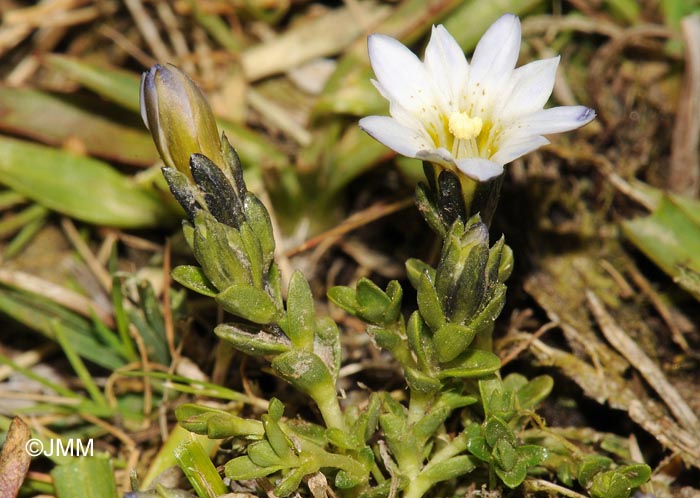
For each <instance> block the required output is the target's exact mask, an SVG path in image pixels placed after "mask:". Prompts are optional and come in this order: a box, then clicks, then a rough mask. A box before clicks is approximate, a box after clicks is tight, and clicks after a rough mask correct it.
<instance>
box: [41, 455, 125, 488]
mask: <svg viewBox="0 0 700 498" xmlns="http://www.w3.org/2000/svg"><path fill="white" fill-rule="evenodd" d="M51 476H52V477H53V482H54V487H55V488H56V496H57V497H58V498H117V496H118V495H117V485H116V482H115V481H114V471H113V469H112V464H111V462H110V461H109V460H108V459H106V458H102V457H81V458H76V459H74V460H73V461H71V462H70V463H67V464H64V465H58V466H57V467H55V468H54V469H53V470H52V471H51Z"/></svg>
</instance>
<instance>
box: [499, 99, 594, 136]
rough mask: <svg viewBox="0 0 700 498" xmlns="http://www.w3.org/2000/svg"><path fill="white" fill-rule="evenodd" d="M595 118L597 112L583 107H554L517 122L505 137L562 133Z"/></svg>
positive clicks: (511, 126) (506, 131)
mask: <svg viewBox="0 0 700 498" xmlns="http://www.w3.org/2000/svg"><path fill="white" fill-rule="evenodd" d="M593 118H595V111H594V110H593V109H590V108H588V107H585V106H582V105H572V106H561V107H553V108H551V109H544V110H542V111H538V112H536V113H534V114H531V115H529V116H525V117H523V118H522V119H519V120H517V121H516V122H515V123H513V124H512V125H510V126H509V127H508V129H507V130H505V135H506V137H507V136H508V135H511V134H512V135H513V136H518V137H525V136H532V135H549V134H550V133H561V132H563V131H570V130H575V129H576V128H580V127H581V126H583V125H585V124H588V123H590V122H591V121H592V120H593ZM507 139H508V138H506V140H507Z"/></svg>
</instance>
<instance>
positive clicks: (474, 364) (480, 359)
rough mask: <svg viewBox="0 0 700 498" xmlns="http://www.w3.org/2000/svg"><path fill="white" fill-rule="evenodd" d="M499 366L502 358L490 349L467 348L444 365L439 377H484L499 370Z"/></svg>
mask: <svg viewBox="0 0 700 498" xmlns="http://www.w3.org/2000/svg"><path fill="white" fill-rule="evenodd" d="M499 368H501V359H500V358H499V357H498V356H496V355H495V354H493V353H491V352H490V351H484V350H481V349H467V350H466V351H465V352H464V353H462V354H461V355H460V356H458V357H457V358H455V359H454V360H452V361H450V362H448V363H445V364H444V365H442V371H441V372H440V373H439V374H438V377H439V378H441V379H446V378H449V377H483V376H485V375H488V374H491V373H494V372H496V371H498V369H499Z"/></svg>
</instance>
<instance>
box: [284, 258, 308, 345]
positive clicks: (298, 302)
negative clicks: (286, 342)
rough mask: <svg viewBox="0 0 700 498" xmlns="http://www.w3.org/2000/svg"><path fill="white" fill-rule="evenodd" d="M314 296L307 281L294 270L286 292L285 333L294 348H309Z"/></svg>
mask: <svg viewBox="0 0 700 498" xmlns="http://www.w3.org/2000/svg"><path fill="white" fill-rule="evenodd" d="M315 318H316V315H315V313H314V298H313V295H312V294H311V288H310V287H309V283H308V282H307V281H306V278H304V275H302V273H301V272H300V271H298V270H297V271H295V272H294V273H293V274H292V278H291V280H290V281H289V290H288V292H287V316H286V321H285V324H286V327H283V328H284V331H285V333H286V334H287V336H288V337H289V339H290V340H291V341H292V344H293V345H294V347H295V348H296V349H305V350H309V351H310V350H311V349H312V348H313V343H314V333H315V331H316V327H315V323H314V321H315Z"/></svg>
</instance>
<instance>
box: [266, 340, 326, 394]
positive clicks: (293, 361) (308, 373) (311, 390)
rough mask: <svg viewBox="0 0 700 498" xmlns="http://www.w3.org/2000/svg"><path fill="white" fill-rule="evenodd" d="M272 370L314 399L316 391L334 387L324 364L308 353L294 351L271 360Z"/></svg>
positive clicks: (314, 355)
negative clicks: (330, 386) (329, 386)
mask: <svg viewBox="0 0 700 498" xmlns="http://www.w3.org/2000/svg"><path fill="white" fill-rule="evenodd" d="M272 368H273V370H274V371H275V373H276V374H277V375H279V376H280V377H281V378H282V379H284V380H286V381H287V382H289V383H290V384H292V385H293V386H294V387H296V388H297V389H299V390H300V391H302V392H304V393H306V394H309V395H310V396H311V397H312V398H314V399H316V396H315V394H317V393H318V390H321V389H325V388H326V387H327V386H328V385H334V383H333V378H332V377H331V373H330V372H329V370H328V368H327V367H326V364H325V363H324V362H323V360H321V358H319V357H318V356H317V355H316V354H314V353H312V352H310V351H297V350H295V351H289V352H288V353H284V354H281V355H280V356H277V357H276V358H275V359H274V360H272ZM324 394H325V393H324ZM333 396H335V392H334V393H333Z"/></svg>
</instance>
